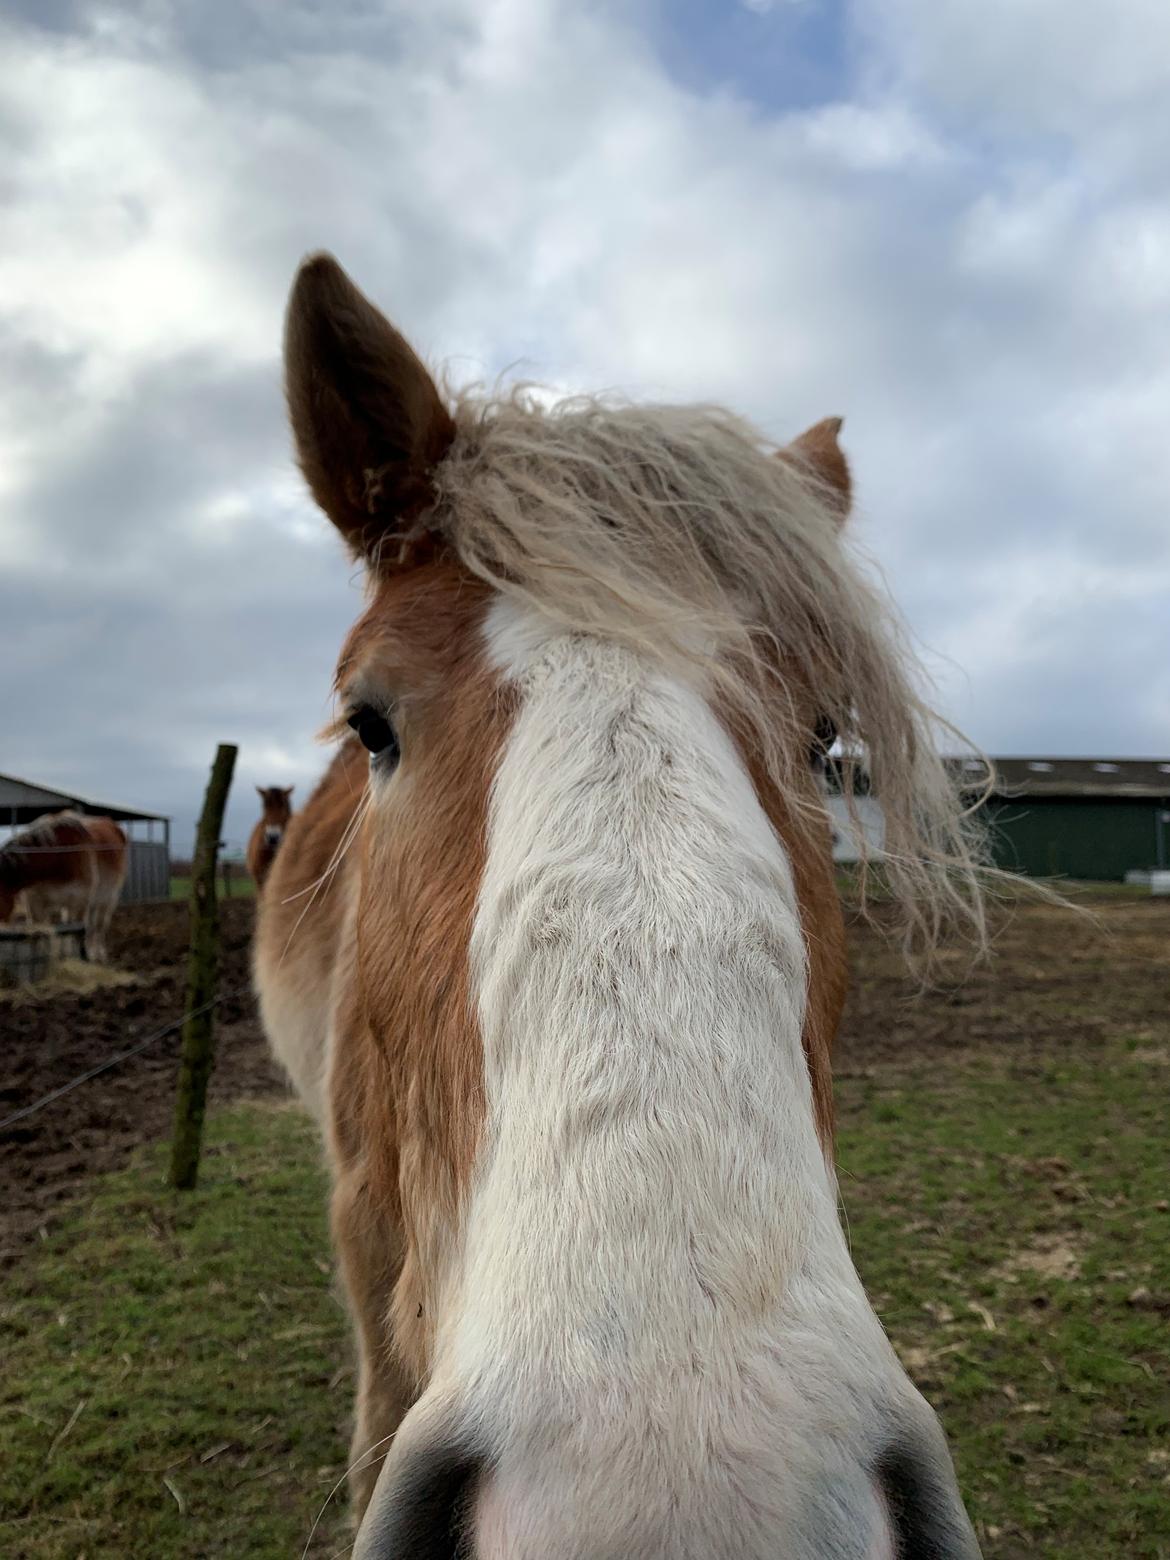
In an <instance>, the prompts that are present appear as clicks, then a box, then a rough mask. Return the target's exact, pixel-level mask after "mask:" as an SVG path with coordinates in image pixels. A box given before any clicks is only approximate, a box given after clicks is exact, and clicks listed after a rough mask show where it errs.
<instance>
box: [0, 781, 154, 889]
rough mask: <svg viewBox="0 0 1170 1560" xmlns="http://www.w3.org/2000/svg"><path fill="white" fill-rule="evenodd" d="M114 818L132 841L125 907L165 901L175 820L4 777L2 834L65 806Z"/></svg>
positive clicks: (0, 793) (0, 801)
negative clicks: (172, 830)
mask: <svg viewBox="0 0 1170 1560" xmlns="http://www.w3.org/2000/svg"><path fill="white" fill-rule="evenodd" d="M67 807H68V808H72V809H73V811H74V812H79V813H89V814H90V815H91V816H94V817H103V818H113V820H114V822H115V823H120V824H121V825H122V827H123V828H124V829H125V830H126V833H127V835H128V836H129V839H130V864H129V869H128V871H127V873H126V883H125V886H124V888H123V889H122V901H121V902H122V903H123V904H138V903H141V902H143V901H145V900H151V899H166V898H167V897H168V896H169V894H170V883H171V820H170V819H169V818H164V817H163V815H162V814H161V813H150V812H143V811H142V809H141V808H138V807H122V806H119V805H118V804H117V803H115V802H96V801H94V800H93V799H92V798H91V797H86V796H78V795H77V794H76V792H72V791H58V790H57V789H56V788H55V787H53V786H48V785H40V784H39V783H37V782H36V781H33V780H21V779H20V778H18V776H16V775H0V830H6V829H22V828H25V827H27V826H28V824H30V823H34V822H35V821H36V819H38V818H39V817H41V816H42V814H44V813H51V812H60V811H61V810H62V809H63V808H67Z"/></svg>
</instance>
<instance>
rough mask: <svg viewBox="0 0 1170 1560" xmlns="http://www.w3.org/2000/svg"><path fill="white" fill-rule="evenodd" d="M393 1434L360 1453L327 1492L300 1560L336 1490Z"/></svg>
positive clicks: (341, 1551)
mask: <svg viewBox="0 0 1170 1560" xmlns="http://www.w3.org/2000/svg"><path fill="white" fill-rule="evenodd" d="M395 1434H396V1432H395V1431H393V1430H391V1432H390V1434H389V1435H384V1436H383V1437H382V1439H381V1440H380V1441H375V1442H374V1444H373V1446H369V1447H367V1448H366V1450H365V1451H364V1452H363V1453H362V1455H361V1456H360V1457H359V1458H358V1459H357V1461H356V1462H352V1463H350V1465H349V1467H348V1468H347V1469H346V1470H345V1472H344V1473H343V1474H342V1475H341V1478H340V1479H338V1481H337V1483H336V1484H335V1485H334V1486H333V1488H332V1489H331V1490H330V1491H329V1493H328V1495H326V1497H325V1503H324V1505H323V1506H322V1507H321V1509H320V1511H319V1512H318V1513H317V1515H316V1517H315V1518H314V1519H313V1526H312V1527H311V1528H310V1529H309V1536H308V1538H307V1539H306V1540H305V1547H304V1548H303V1549H302V1550H301V1560H305V1556H306V1555H307V1554H308V1553H309V1546H310V1544H312V1542H313V1535H314V1533H316V1531H317V1529H318V1528H319V1527H320V1526H321V1518H322V1517H323V1516H324V1515H325V1513H326V1512H327V1511H328V1510H329V1502H330V1501H331V1500H332V1499H333V1497H334V1496H335V1495H336V1494H337V1492H338V1490H339V1489H340V1488H341V1486H342V1485H343V1484H344V1483H345V1481H346V1479H348V1478H349V1476H350V1474H351V1473H356V1472H357V1471H358V1469H359V1468H360V1467H361V1466H362V1464H363V1463H365V1462H366V1458H367V1457H369V1456H370V1455H371V1454H372V1453H373V1452H376V1451H377V1450H378V1448H379V1447H380V1446H385V1445H386V1442H387V1441H392V1440H393V1439H394V1436H395ZM386 1456H387V1454H386V1453H385V1452H383V1453H382V1456H381V1459H380V1460H381V1461H382V1462H385V1460H386ZM367 1466H369V1465H368V1464H367ZM349 1548H351V1549H352V1548H353V1545H352V1544H350V1545H349ZM344 1553H345V1550H344V1549H339V1550H338V1551H337V1554H338V1555H341V1554H344ZM331 1560H337V1555H334V1556H331Z"/></svg>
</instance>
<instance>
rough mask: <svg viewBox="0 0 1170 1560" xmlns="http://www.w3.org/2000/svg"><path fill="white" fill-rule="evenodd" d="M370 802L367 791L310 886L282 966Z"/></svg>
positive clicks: (303, 891)
mask: <svg viewBox="0 0 1170 1560" xmlns="http://www.w3.org/2000/svg"><path fill="white" fill-rule="evenodd" d="M370 801H371V797H370V793H369V791H367V792H366V793H365V795H364V796H363V797H362V799H361V801H360V802H359V803H358V805H357V807H356V808H355V810H354V814H353V817H352V818H351V819H350V820H349V822H348V824H346V826H345V832H344V833H343V834H342V836H341V839H340V841H339V842H338V845H337V849H336V850H335V851H334V852H333V857H332V859H331V860H330V862H329V865H328V866H327V867H326V868H325V870H324V872H322V874H321V876H320V877H319V878H318V879H317V881H316V882H315V883H313V884H311V885H310V888H311V890H312V892H311V894H310V897H309V900H308V902H307V903H306V905H305V907H304V909H303V910H302V911H301V913H300V915H298V916H297V919H296V923H295V925H294V926H293V929H292V931H291V932H290V933H289V934H288V940H287V942H286V943H285V945H284V948H283V950H282V952H281V955H280V960H279V963H280V964H283V963H284V961H285V959H286V958H287V957H288V950H289V949H290V948H291V947H292V943H293V938H294V937H295V936H296V935H297V933H298V932H299V931H300V929H301V922H302V921H303V920H304V919H305V917H306V916H307V915H308V913H309V911H310V910H311V909H312V908H313V905H314V904H315V903H316V900H317V895H318V894H319V893H320V891H321V889H322V888H323V887H324V886H325V885H326V884H327V883H328V882H329V881H330V879H331V878H332V877H333V875H334V873H335V872H336V871H337V869H338V867H340V865H341V863H342V861H343V860H344V859H345V855H346V852H347V851H348V850H349V847H350V846H351V845H352V844H353V842H354V840H355V838H356V837H357V832H358V829H359V828H360V827H361V825H362V823H363V821H364V819H365V816H366V813H367V811H368V810H369V807H370ZM305 892H307V890H304V889H302V890H301V891H300V894H291V895H290V896H289V898H288V899H286V900H285V901H284V903H285V904H290V903H291V902H292V900H293V899H297V898H300V897H301V894H303V893H305Z"/></svg>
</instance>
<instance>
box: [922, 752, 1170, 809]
mask: <svg viewBox="0 0 1170 1560" xmlns="http://www.w3.org/2000/svg"><path fill="white" fill-rule="evenodd" d="M952 762H953V763H956V764H959V763H961V764H962V766H963V768H964V769H966V768H967V767H968V766H970V767H971V771H972V782H973V783H974V784H976V785H977V784H979V783H980V781H979V774H980V773H982V772H983V765H982V764H981V763H979V762H978V761H977V760H960V759H954V760H952ZM991 762H992V764H994V766H995V787H994V790H993V793H992V794H993V795H995V796H1036V797H1040V796H1066V797H1072V796H1081V797H1094V796H1100V797H1107V796H1112V797H1136V798H1143V797H1144V798H1150V799H1151V800H1154V799H1159V798H1162V797H1170V759H1166V758H993V759H992V760H991ZM976 770H978V771H979V773H976V772H975V771H976Z"/></svg>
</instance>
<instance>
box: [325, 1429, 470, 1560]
mask: <svg viewBox="0 0 1170 1560" xmlns="http://www.w3.org/2000/svg"><path fill="white" fill-rule="evenodd" d="M480 1471H481V1461H480V1459H479V1458H478V1457H476V1456H474V1455H473V1454H471V1453H469V1452H468V1450H467V1449H466V1448H465V1447H441V1448H436V1447H434V1446H429V1447H420V1448H419V1449H418V1451H417V1452H414V1453H412V1455H411V1458H410V1461H409V1462H408V1463H406V1464H405V1465H404V1466H403V1467H401V1468H400V1469H397V1470H396V1471H395V1474H394V1477H393V1478H392V1479H391V1480H390V1482H389V1483H388V1484H387V1485H385V1486H383V1483H382V1481H381V1480H380V1481H379V1484H378V1487H377V1488H376V1489H375V1491H374V1496H373V1499H372V1500H371V1502H370V1507H369V1510H368V1511H367V1512H366V1516H365V1520H364V1521H363V1522H362V1526H361V1531H360V1532H359V1534H358V1537H357V1543H356V1544H355V1545H354V1550H353V1560H470V1555H471V1550H470V1548H469V1547H468V1544H469V1542H470V1535H469V1534H468V1533H467V1523H466V1517H467V1511H468V1506H469V1503H470V1501H471V1498H472V1496H473V1495H474V1493H475V1486H476V1483H477V1481H478V1478H479V1474H480Z"/></svg>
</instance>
